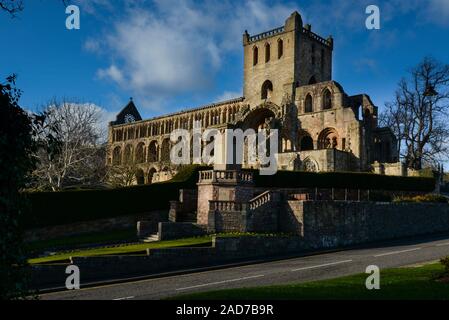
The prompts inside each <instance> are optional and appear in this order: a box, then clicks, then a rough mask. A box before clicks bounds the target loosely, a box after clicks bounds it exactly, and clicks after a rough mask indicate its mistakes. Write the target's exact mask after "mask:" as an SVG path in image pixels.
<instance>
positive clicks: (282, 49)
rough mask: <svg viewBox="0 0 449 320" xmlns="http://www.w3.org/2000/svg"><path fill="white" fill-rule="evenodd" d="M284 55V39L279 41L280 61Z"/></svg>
mask: <svg viewBox="0 0 449 320" xmlns="http://www.w3.org/2000/svg"><path fill="white" fill-rule="evenodd" d="M283 55H284V41H282V39H279V41H278V59H280V58H282V56H283Z"/></svg>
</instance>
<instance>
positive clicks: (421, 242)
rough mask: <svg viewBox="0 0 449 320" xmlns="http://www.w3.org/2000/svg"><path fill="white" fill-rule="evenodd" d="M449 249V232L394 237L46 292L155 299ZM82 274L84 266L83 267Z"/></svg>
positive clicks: (347, 270)
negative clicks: (325, 250)
mask: <svg viewBox="0 0 449 320" xmlns="http://www.w3.org/2000/svg"><path fill="white" fill-rule="evenodd" d="M448 255H449V235H447V236H438V237H426V238H421V239H418V240H403V241H391V242H389V243H383V244H379V245H372V246H370V247H365V248H359V249H349V250H344V251H339V252H333V253H324V254H319V255H314V256H307V257H299V258H290V259H285V260H279V261H274V262H273V261H272V262H264V263H258V264H253V265H246V266H240V267H230V268H225V269H219V270H213V271H206V272H196V273H189V274H183V275H177V276H169V277H162V278H154V279H147V280H140V281H133V282H126V283H119V284H111V285H104V286H99V287H92V288H86V289H81V290H72V291H61V292H54V293H48V294H43V295H41V296H40V298H41V299H42V300H67V299H68V300H72V299H74V300H85V299H88V300H134V299H138V300H150V299H161V298H166V297H171V296H175V295H179V294H185V293H193V292H202V291H210V290H217V289H230V288H242V287H256V286H266V285H279V284H288V283H298V282H306V281H313V280H322V279H330V278H336V277H340V276H345V275H350V274H356V273H364V272H365V270H366V267H367V266H369V265H376V266H378V267H379V268H381V269H383V268H392V267H401V266H407V265H412V264H417V263H422V262H428V261H434V260H438V259H440V258H442V257H444V256H448ZM81 277H82V271H81Z"/></svg>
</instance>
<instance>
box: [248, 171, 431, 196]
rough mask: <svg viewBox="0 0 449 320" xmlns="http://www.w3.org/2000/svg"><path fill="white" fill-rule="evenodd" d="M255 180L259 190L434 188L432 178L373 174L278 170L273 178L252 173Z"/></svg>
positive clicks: (429, 189) (427, 189)
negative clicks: (277, 188)
mask: <svg viewBox="0 0 449 320" xmlns="http://www.w3.org/2000/svg"><path fill="white" fill-rule="evenodd" d="M254 178H255V183H256V185H257V186H258V187H286V188H315V187H317V188H348V189H363V190H391V191H417V192H431V191H433V190H434V189H435V179H434V178H428V177H399V176H385V175H378V174H374V173H357V172H320V173H315V172H301V171H294V172H291V171H278V172H277V173H276V174H275V175H272V176H261V175H259V174H258V172H256V171H254Z"/></svg>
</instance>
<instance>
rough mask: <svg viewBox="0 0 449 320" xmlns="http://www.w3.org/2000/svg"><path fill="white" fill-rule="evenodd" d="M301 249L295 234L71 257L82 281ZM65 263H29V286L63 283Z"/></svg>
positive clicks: (59, 285)
mask: <svg viewBox="0 0 449 320" xmlns="http://www.w3.org/2000/svg"><path fill="white" fill-rule="evenodd" d="M303 249H304V242H303V240H302V239H301V238H299V237H265V236H247V237H223V238H215V237H214V239H213V241H212V246H211V247H203V248H201V247H198V248H183V247H181V248H166V249H152V250H150V251H149V255H134V256H132V255H122V256H99V257H74V258H72V263H73V264H74V265H76V266H78V267H79V268H80V276H81V285H82V284H83V283H86V282H89V281H100V280H106V279H107V280H110V279H118V278H121V277H130V276H139V275H149V274H155V273H161V272H168V271H175V270H180V269H183V268H194V267H207V266H214V265H217V264H223V263H230V262H237V261H242V260H248V259H254V258H262V257H269V256H279V255H286V254H292V253H295V252H300V251H301V250H303ZM66 267H67V265H47V266H45V265H40V266H33V267H32V268H33V272H32V284H33V287H35V288H49V287H63V286H64V284H65V279H66V277H67V275H66V274H65V268H66Z"/></svg>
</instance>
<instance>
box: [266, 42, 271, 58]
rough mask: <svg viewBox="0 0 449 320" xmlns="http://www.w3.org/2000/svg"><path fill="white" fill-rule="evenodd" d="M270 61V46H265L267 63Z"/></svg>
mask: <svg viewBox="0 0 449 320" xmlns="http://www.w3.org/2000/svg"><path fill="white" fill-rule="evenodd" d="M268 61H270V44H269V43H267V44H266V45H265V62H268Z"/></svg>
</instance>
